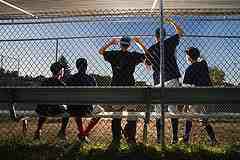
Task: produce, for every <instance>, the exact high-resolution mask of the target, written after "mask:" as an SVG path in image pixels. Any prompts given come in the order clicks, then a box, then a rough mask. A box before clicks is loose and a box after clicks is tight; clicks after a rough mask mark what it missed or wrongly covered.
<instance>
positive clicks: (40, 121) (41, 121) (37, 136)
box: [34, 116, 47, 139]
mask: <svg viewBox="0 0 240 160" xmlns="http://www.w3.org/2000/svg"><path fill="white" fill-rule="evenodd" d="M46 119H47V118H46V117H44V116H40V117H39V119H38V124H37V130H36V131H35V135H34V139H40V136H41V130H42V127H43V124H44V123H45V121H46Z"/></svg>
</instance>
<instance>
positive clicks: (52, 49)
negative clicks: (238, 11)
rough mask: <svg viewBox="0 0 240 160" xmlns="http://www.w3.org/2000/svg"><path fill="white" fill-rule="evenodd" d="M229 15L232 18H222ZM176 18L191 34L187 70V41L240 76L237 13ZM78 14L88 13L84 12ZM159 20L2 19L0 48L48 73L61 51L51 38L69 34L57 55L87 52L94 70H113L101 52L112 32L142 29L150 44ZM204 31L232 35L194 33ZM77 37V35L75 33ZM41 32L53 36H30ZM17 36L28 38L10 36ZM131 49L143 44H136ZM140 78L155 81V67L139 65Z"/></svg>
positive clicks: (29, 68) (28, 68)
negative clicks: (34, 21) (5, 22)
mask: <svg viewBox="0 0 240 160" xmlns="http://www.w3.org/2000/svg"><path fill="white" fill-rule="evenodd" d="M214 18H215V20H213V19H214ZM224 18H228V20H225V21H223V19H224ZM173 19H175V20H176V21H177V22H178V23H179V24H180V25H181V26H182V28H183V29H184V31H185V35H186V37H184V38H183V39H182V40H181V43H180V45H179V46H178V49H177V58H178V63H179V67H180V70H181V72H182V74H183V73H184V70H185V69H186V67H187V64H186V62H185V55H184V51H185V49H186V48H187V47H190V46H195V47H198V48H199V49H200V50H201V52H202V54H203V56H204V57H206V59H207V61H208V63H209V66H218V67H220V68H221V69H222V70H224V72H225V73H226V79H227V81H229V82H232V83H238V82H239V81H238V80H237V79H239V67H240V66H239V62H240V58H239V55H240V53H239V52H240V27H239V26H240V19H238V17H212V18H211V17H208V19H206V17H173ZM73 20H75V21H79V20H88V19H87V18H86V17H85V18H84V17H82V18H81V19H79V18H75V19H73ZM200 20H201V21H200ZM158 26H159V19H158V18H152V17H121V18H117V17H115V18H107V20H106V19H103V17H97V19H95V20H94V21H91V22H86V21H85V22H83V21H82V22H71V23H45V24H19V25H0V35H1V37H0V54H2V55H4V56H9V57H14V58H16V59H19V63H20V73H21V75H26V74H28V75H32V76H38V75H40V74H42V75H45V76H48V75H49V69H48V68H49V65H50V64H51V63H52V62H54V60H55V54H56V43H57V41H56V40H54V39H52V38H56V39H57V38H70V39H59V40H58V56H60V55H62V54H63V55H64V56H65V57H66V58H67V60H68V61H69V64H70V65H71V67H72V68H73V69H74V63H75V60H76V59H77V58H79V57H86V58H87V59H88V61H89V70H88V72H89V73H95V74H100V75H111V69H110V65H109V64H108V63H107V62H104V60H103V58H102V57H101V56H100V55H99V54H98V49H99V48H100V47H101V46H102V45H103V44H104V43H105V42H106V41H107V40H108V39H109V38H110V37H112V36H119V35H126V34H128V35H142V38H143V40H144V42H145V44H146V46H147V47H150V46H151V45H152V44H153V43H154V37H153V36H151V35H153V33H154V30H155V29H156V28H157V27H158ZM165 27H166V28H167V32H168V34H169V35H173V34H174V33H173V28H172V27H170V26H165ZM200 35H201V36H229V37H227V38H224V37H220V38H217V37H208V38H206V37H195V36H200ZM232 36H235V37H232ZM237 36H238V37H237ZM72 37H78V38H75V39H72ZM231 37H232V38H231ZM42 38H44V39H48V38H50V39H49V40H32V41H29V40H30V39H42ZM16 39H25V40H26V41H5V40H16ZM27 39H29V40H27ZM131 50H139V49H138V47H137V46H136V45H134V46H133V48H132V49H131ZM139 51H140V50H139ZM17 64H18V60H15V59H13V58H4V59H3V67H4V68H7V69H9V70H17V68H18V67H17ZM0 65H1V64H0ZM74 71H75V70H73V72H74ZM135 78H136V79H137V80H142V81H147V82H148V83H152V78H151V73H149V72H148V71H146V69H145V68H144V66H143V65H140V66H138V68H137V70H136V74H135ZM235 79H236V80H235Z"/></svg>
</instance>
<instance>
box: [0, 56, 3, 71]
mask: <svg viewBox="0 0 240 160" xmlns="http://www.w3.org/2000/svg"><path fill="white" fill-rule="evenodd" d="M0 61H1V68H2V69H3V55H1V58H0Z"/></svg>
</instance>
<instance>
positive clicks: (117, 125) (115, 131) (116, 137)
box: [112, 118, 122, 142]
mask: <svg viewBox="0 0 240 160" xmlns="http://www.w3.org/2000/svg"><path fill="white" fill-rule="evenodd" d="M121 130H122V127H121V119H117V118H113V120H112V136H113V137H112V138H113V141H116V142H118V141H119V142H120V139H121Z"/></svg>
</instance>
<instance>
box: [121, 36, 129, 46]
mask: <svg viewBox="0 0 240 160" xmlns="http://www.w3.org/2000/svg"><path fill="white" fill-rule="evenodd" d="M131 41H132V40H131V38H130V37H128V36H123V37H122V38H121V39H120V45H122V46H130V44H131Z"/></svg>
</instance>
